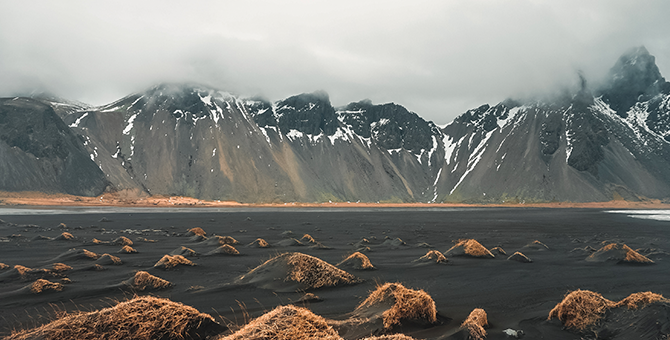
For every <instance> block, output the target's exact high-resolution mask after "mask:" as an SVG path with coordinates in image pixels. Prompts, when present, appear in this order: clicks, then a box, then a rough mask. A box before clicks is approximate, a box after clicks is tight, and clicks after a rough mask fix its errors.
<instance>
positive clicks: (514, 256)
mask: <svg viewBox="0 0 670 340" xmlns="http://www.w3.org/2000/svg"><path fill="white" fill-rule="evenodd" d="M507 260H508V261H517V262H521V263H532V262H533V260H531V259H529V258H528V256H526V255H524V254H523V253H521V252H518V251H515V252H514V254H512V255H510V257H508V258H507Z"/></svg>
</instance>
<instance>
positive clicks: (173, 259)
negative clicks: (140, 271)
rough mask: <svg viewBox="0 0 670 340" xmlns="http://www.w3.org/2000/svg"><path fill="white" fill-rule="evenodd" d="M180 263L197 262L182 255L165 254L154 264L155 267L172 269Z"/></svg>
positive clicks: (187, 264)
mask: <svg viewBox="0 0 670 340" xmlns="http://www.w3.org/2000/svg"><path fill="white" fill-rule="evenodd" d="M179 265H185V266H195V263H193V262H192V261H191V260H189V259H187V258H185V257H183V256H181V255H164V256H163V257H162V258H161V259H160V260H158V262H156V264H154V268H158V269H171V268H174V267H176V266H179Z"/></svg>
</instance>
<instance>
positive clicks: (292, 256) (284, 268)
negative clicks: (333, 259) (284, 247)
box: [239, 253, 361, 289]
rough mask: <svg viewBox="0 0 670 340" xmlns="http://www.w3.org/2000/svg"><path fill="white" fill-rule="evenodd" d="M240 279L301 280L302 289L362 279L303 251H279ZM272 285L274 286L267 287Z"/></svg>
mask: <svg viewBox="0 0 670 340" xmlns="http://www.w3.org/2000/svg"><path fill="white" fill-rule="evenodd" d="M239 280H240V281H241V282H256V283H260V284H264V283H263V282H269V283H273V284H274V283H276V282H277V281H279V280H281V281H283V282H294V283H298V284H299V285H300V287H301V289H316V288H322V287H332V286H339V285H346V284H354V283H359V282H361V280H360V279H358V278H357V277H355V276H354V275H352V274H349V273H347V272H346V271H344V270H342V269H339V268H337V267H335V266H333V265H332V264H330V263H328V262H326V261H323V260H321V259H319V258H317V257H314V256H311V255H306V254H302V253H283V254H279V255H277V256H275V257H273V258H271V259H269V260H267V261H265V262H264V263H263V264H261V265H260V266H258V267H256V268H254V269H252V270H251V271H249V272H248V273H247V274H245V275H243V276H241V277H240V279H239ZM268 288H271V287H268Z"/></svg>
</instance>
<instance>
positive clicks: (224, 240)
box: [216, 236, 240, 245]
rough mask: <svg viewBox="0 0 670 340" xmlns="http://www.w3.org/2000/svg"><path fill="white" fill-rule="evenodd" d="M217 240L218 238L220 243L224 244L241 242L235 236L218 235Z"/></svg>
mask: <svg viewBox="0 0 670 340" xmlns="http://www.w3.org/2000/svg"><path fill="white" fill-rule="evenodd" d="M216 240H218V242H219V244H220V245H224V244H240V242H239V241H238V240H236V239H235V238H233V237H232V236H216Z"/></svg>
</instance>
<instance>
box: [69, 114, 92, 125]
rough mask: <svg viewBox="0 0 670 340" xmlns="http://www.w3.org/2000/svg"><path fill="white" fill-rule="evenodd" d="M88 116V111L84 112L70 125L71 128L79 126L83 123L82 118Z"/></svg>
mask: <svg viewBox="0 0 670 340" xmlns="http://www.w3.org/2000/svg"><path fill="white" fill-rule="evenodd" d="M87 116H88V112H86V113H84V114H83V115H81V117H79V118H77V120H75V121H74V123H72V124H70V127H71V128H73V127H78V126H79V124H80V123H81V120H82V119H84V118H86V117H87Z"/></svg>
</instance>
